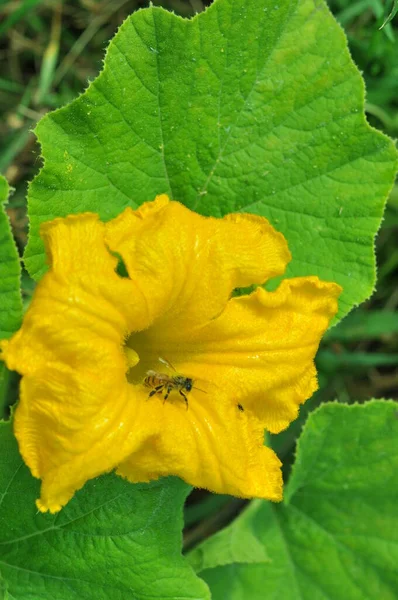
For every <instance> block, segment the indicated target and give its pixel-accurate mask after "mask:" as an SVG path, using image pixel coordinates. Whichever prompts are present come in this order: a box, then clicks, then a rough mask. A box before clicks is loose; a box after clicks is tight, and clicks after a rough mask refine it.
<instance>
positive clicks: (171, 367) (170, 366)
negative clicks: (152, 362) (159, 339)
mask: <svg viewBox="0 0 398 600" xmlns="http://www.w3.org/2000/svg"><path fill="white" fill-rule="evenodd" d="M158 360H159V362H161V363H163V364H164V365H166V367H169V369H171V370H172V371H175V368H174V367H173V365H172V364H171V362H169V361H168V360H166V359H165V358H162V357H161V356H159V358H158Z"/></svg>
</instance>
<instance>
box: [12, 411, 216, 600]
mask: <svg viewBox="0 0 398 600" xmlns="http://www.w3.org/2000/svg"><path fill="white" fill-rule="evenodd" d="M38 489H39V481H37V480H34V479H33V478H32V476H31V475H30V473H29V471H28V469H27V467H26V466H25V465H24V464H23V462H22V459H21V458H20V456H19V453H18V449H17V444H16V441H15V438H14V436H13V433H12V429H11V423H10V422H8V423H0V490H1V495H0V590H1V588H3V591H4V590H5V595H4V597H5V598H10V599H11V598H12V599H13V600H33V599H35V600H36V599H39V598H40V600H91V599H92V600H102V599H103V600H109V599H110V598H112V600H130V599H131V600H167V599H169V600H208V599H209V598H210V596H209V592H208V590H207V587H206V584H205V583H204V582H203V581H201V580H200V579H199V578H197V577H196V576H195V574H194V573H193V571H192V569H191V568H190V567H189V565H188V563H187V562H186V561H185V559H183V557H182V556H181V529H182V506H183V503H184V500H185V497H186V495H187V493H188V492H189V489H190V488H189V486H187V485H186V484H185V483H183V482H182V481H180V480H179V479H177V478H167V479H162V480H161V481H157V482H155V483H152V484H140V485H131V483H128V482H127V481H124V480H123V479H121V478H120V477H116V476H114V475H105V476H103V477H100V478H97V479H94V480H92V481H90V482H89V483H88V484H87V485H86V486H85V487H84V488H83V490H81V491H80V492H78V493H77V494H76V496H75V498H74V499H73V500H72V501H71V502H70V503H69V504H68V506H67V507H66V508H64V509H63V510H62V511H61V512H60V513H58V514H57V515H50V514H45V515H43V514H41V513H38V512H37V511H36V509H35V499H36V498H37V496H38V491H39V490H38ZM7 594H8V595H7Z"/></svg>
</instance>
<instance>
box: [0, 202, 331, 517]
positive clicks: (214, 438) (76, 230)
mask: <svg viewBox="0 0 398 600" xmlns="http://www.w3.org/2000/svg"><path fill="white" fill-rule="evenodd" d="M41 235H42V237H43V240H44V242H45V246H46V252H47V256H48V261H49V267H50V268H49V271H48V272H47V273H46V275H44V277H43V279H42V280H41V281H40V283H39V284H38V286H37V289H36V291H35V294H34V297H33V300H32V303H31V305H30V307H29V309H28V311H27V313H26V315H25V319H24V322H23V325H22V327H21V329H20V330H19V331H18V332H17V333H16V334H15V335H14V336H13V337H12V338H11V339H10V340H9V341H3V342H2V344H1V348H2V358H3V359H4V360H5V361H6V363H7V365H8V367H9V368H11V369H14V370H16V371H19V372H20V373H21V374H22V376H23V377H22V382H21V395H20V401H19V404H18V406H17V409H16V411H15V417H14V428H15V435H16V437H17V440H18V443H19V448H20V451H21V454H22V457H23V459H24V461H25V462H26V464H27V465H28V466H29V468H30V470H31V472H32V474H33V475H34V476H35V477H39V478H40V479H41V480H42V486H41V497H40V500H38V501H37V505H38V507H39V509H40V510H41V511H43V512H44V511H47V510H49V511H50V512H56V511H58V510H60V508H61V507H62V506H63V505H65V504H66V503H67V502H68V500H69V499H70V498H71V497H72V496H73V494H74V492H75V491H76V490H78V489H79V488H81V487H82V486H83V485H84V483H85V482H86V481H87V480H88V479H91V478H93V477H96V476H97V475H100V474H101V473H105V472H108V471H111V470H113V469H115V468H116V469H117V473H118V474H120V475H121V476H123V477H126V478H127V479H128V480H129V481H132V482H143V481H149V480H151V479H156V478H158V477H161V476H164V475H178V476H179V477H181V478H182V479H184V480H185V481H186V482H188V483H190V484H192V485H194V486H197V487H201V488H207V489H209V490H212V491H214V492H221V493H227V494H232V495H235V496H241V497H259V498H268V499H271V500H280V499H281V497H282V478H281V471H280V461H279V459H278V458H277V456H276V455H275V454H274V452H273V451H272V450H271V449H269V448H267V447H266V446H264V444H263V440H264V429H266V430H268V431H271V432H273V433H276V432H279V431H281V430H282V429H284V428H285V427H287V426H288V424H289V423H290V422H291V421H292V420H293V419H295V418H296V416H297V411H298V406H299V404H300V403H302V402H304V401H305V400H306V399H307V398H309V397H310V396H311V395H312V394H313V392H314V391H315V390H316V388H317V380H316V371H315V367H314V363H313V359H314V355H315V352H316V350H317V348H318V344H319V341H320V338H321V336H322V334H323V333H324V331H325V330H326V328H327V326H328V323H329V321H330V319H331V318H332V316H333V315H334V314H335V313H336V310H337V300H336V298H337V297H338V295H339V293H340V291H341V288H340V287H339V286H338V285H336V284H335V283H325V282H322V281H320V280H319V279H318V278H317V277H303V278H297V279H290V280H289V279H288V280H285V281H283V282H282V284H281V285H280V286H279V288H278V289H277V290H276V291H274V292H267V291H265V290H264V289H263V288H261V287H259V288H257V289H256V290H255V291H254V292H253V293H251V294H249V295H245V296H241V297H232V298H231V293H232V291H233V290H234V288H236V287H246V286H249V285H251V284H262V283H264V282H265V281H267V280H268V279H269V278H271V277H274V276H276V275H280V274H281V273H283V271H284V269H285V267H286V264H287V262H288V261H289V260H290V253H289V250H288V247H287V244H286V241H285V239H284V237H283V236H282V235H281V234H280V233H277V232H276V231H275V230H274V229H273V228H272V227H271V226H270V224H269V223H268V221H267V220H266V219H264V218H261V217H257V216H254V215H247V214H232V215H228V216H226V217H224V218H223V219H216V218H207V217H202V216H200V215H198V214H196V213H194V212H192V211H190V210H188V209H187V208H185V207H184V206H182V205H181V204H179V203H178V202H171V201H169V199H168V197H167V196H164V195H162V196H158V197H157V198H156V200H155V201H154V202H148V203H146V204H144V205H143V206H141V208H139V209H138V210H135V211H134V210H132V209H130V208H127V209H126V210H125V211H124V212H123V213H122V214H121V215H119V216H118V217H117V218H116V219H114V220H112V221H110V222H109V223H106V224H104V223H102V222H101V221H100V220H99V218H98V216H97V215H95V214H91V213H85V214H81V215H72V216H69V217H67V218H64V219H60V218H59V219H55V220H54V221H51V222H48V223H45V224H43V225H42V228H41ZM118 257H121V258H122V259H123V262H124V264H125V266H126V269H127V272H128V277H121V276H120V275H119V274H118V273H117V272H116V267H117V264H118ZM159 358H161V359H162V360H163V361H164V362H161V361H159ZM165 362H169V363H170V366H168V365H166V364H165ZM173 369H175V371H174V370H173ZM180 392H182V394H181V393H180ZM166 396H167V397H166ZM185 398H186V401H185Z"/></svg>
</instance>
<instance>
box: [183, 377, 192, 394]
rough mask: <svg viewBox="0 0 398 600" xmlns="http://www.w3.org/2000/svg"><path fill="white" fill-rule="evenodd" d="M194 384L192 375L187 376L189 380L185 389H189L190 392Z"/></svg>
mask: <svg viewBox="0 0 398 600" xmlns="http://www.w3.org/2000/svg"><path fill="white" fill-rule="evenodd" d="M192 386H193V380H192V379H191V378H190V377H187V380H186V382H185V389H186V390H187V392H190V391H191V390H192Z"/></svg>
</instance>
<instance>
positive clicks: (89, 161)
mask: <svg viewBox="0 0 398 600" xmlns="http://www.w3.org/2000/svg"><path fill="white" fill-rule="evenodd" d="M363 99H364V91H363V84H362V80H361V78H360V75H359V73H358V71H357V70H356V68H355V67H354V65H353V63H352V61H351V59H350V56H349V53H348V51H347V47H346V42H345V39H344V36H343V33H342V31H341V30H340V28H339V27H338V26H337V25H336V23H335V21H334V20H333V18H332V16H331V15H330V14H329V12H328V10H327V8H326V5H325V4H323V3H319V2H316V3H314V0H304V1H300V2H298V1H297V0H295V1H293V2H290V1H289V2H288V1H287V0H284V1H283V2H281V3H279V4H277V5H275V4H274V3H273V2H270V0H260V1H259V0H216V1H215V2H214V4H213V5H212V6H211V7H210V8H209V9H208V10H207V11H206V12H204V13H201V14H200V15H198V16H197V17H195V18H194V19H192V20H190V21H187V20H183V19H181V18H179V17H177V16H175V15H173V14H171V13H168V12H166V11H164V10H162V9H157V8H151V9H148V10H142V11H138V12H136V13H135V14H133V15H132V16H131V17H130V18H129V19H127V20H126V21H125V23H124V24H123V25H122V27H121V28H120V30H119V32H118V34H117V36H116V37H115V39H114V40H113V42H112V43H111V45H110V47H109V49H108V52H107V56H106V60H105V66H104V70H103V72H102V73H101V75H100V76H99V77H98V78H97V79H96V80H95V81H94V82H93V83H92V84H91V85H90V87H89V88H88V90H87V91H86V93H85V94H84V95H82V96H81V97H80V98H79V99H78V100H76V101H75V102H73V103H72V104H70V105H69V106H67V107H65V108H63V109H61V110H59V111H56V112H54V113H51V114H50V115H48V116H46V117H44V118H43V120H42V121H41V122H40V124H39V125H38V127H37V135H38V137H39V140H40V142H41V144H42V151H43V155H44V157H45V165H44V168H43V169H42V171H41V172H40V174H39V175H38V176H37V178H36V179H35V181H34V183H33V184H32V185H31V187H30V193H29V212H30V220H31V235H30V243H29V245H28V248H27V251H26V255H25V257H26V264H27V268H28V270H29V272H30V274H31V275H32V276H34V277H35V278H37V277H39V276H40V275H41V274H42V273H43V271H44V269H45V264H44V254H43V247H42V243H41V240H40V239H39V236H38V228H39V225H40V223H41V222H42V221H44V220H49V219H52V218H53V217H55V216H59V215H66V214H68V213H75V212H81V211H85V210H89V211H94V212H98V213H99V214H100V216H101V218H102V219H104V220H107V219H109V218H111V217H114V216H115V215H116V214H118V213H119V212H120V211H121V210H122V209H123V208H124V207H125V206H127V205H130V206H133V207H134V206H137V205H139V204H141V203H142V202H143V201H145V200H150V199H153V197H154V196H155V195H156V194H157V193H164V192H165V193H168V194H169V195H170V196H171V197H173V198H174V199H177V200H180V201H181V202H183V203H185V204H186V205H187V206H189V207H191V208H193V209H195V210H196V211H198V212H200V213H202V214H206V215H209V214H212V215H217V216H221V215H223V214H226V213H229V212H233V211H249V212H253V213H256V214H261V215H264V216H266V217H268V218H269V219H270V221H271V222H272V223H273V224H274V225H275V226H276V228H277V229H279V230H281V231H282V232H283V233H284V234H285V236H286V237H287V239H288V242H289V246H290V248H291V250H292V254H293V261H292V263H291V264H290V265H289V267H288V270H287V275H288V276H297V275H319V276H320V277H321V278H323V279H326V280H332V281H337V282H339V283H340V284H341V285H342V286H343V289H344V292H343V296H342V298H341V301H340V316H342V315H344V314H345V313H346V312H347V311H348V310H349V309H350V308H351V307H352V306H353V305H354V304H357V303H359V302H360V301H362V300H363V299H365V298H366V297H367V296H369V294H370V292H371V290H372V288H373V285H374V278H375V272H374V256H373V237H374V235H375V232H376V231H377V229H378V227H379V224H380V220H381V216H382V211H383V205H384V201H385V198H386V196H387V193H388V191H389V189H390V188H391V185H392V180H393V176H394V172H395V166H396V152H395V149H394V147H393V145H392V143H391V142H390V141H389V140H388V139H387V138H385V137H383V136H382V135H381V134H379V133H377V132H376V131H374V130H372V129H371V128H370V127H369V126H368V125H367V124H366V122H365V119H364V116H363Z"/></svg>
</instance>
